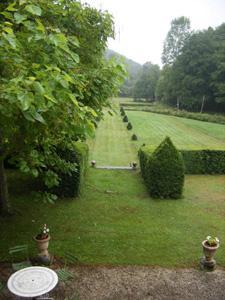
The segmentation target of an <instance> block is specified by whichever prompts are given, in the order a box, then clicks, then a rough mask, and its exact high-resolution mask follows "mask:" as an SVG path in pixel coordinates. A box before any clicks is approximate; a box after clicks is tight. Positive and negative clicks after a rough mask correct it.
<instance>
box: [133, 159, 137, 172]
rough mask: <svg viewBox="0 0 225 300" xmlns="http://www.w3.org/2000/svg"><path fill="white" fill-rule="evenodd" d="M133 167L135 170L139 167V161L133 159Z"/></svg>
mask: <svg viewBox="0 0 225 300" xmlns="http://www.w3.org/2000/svg"><path fill="white" fill-rule="evenodd" d="M132 168H133V169H134V170H135V169H136V168H137V162H136V161H133V162H132Z"/></svg>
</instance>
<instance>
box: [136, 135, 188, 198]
mask: <svg viewBox="0 0 225 300" xmlns="http://www.w3.org/2000/svg"><path fill="white" fill-rule="evenodd" d="M146 154H147V155H146ZM139 157H140V166H141V171H142V174H143V177H144V179H145V183H146V186H147V189H148V191H149V194H150V195H151V196H152V197H153V198H172V199H178V198H180V197H181V196H182V191H183V186H184V162H183V158H182V155H181V153H179V151H178V150H177V149H176V147H175V146H174V145H173V143H172V142H171V140H170V138H169V137H166V138H165V140H164V141H163V142H162V143H161V144H160V145H159V146H158V147H157V148H156V149H155V151H154V152H152V153H151V154H150V155H149V153H148V152H147V153H146V152H145V151H142V150H141V151H140V152H139Z"/></svg>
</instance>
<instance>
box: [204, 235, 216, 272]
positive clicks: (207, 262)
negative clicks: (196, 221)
mask: <svg viewBox="0 0 225 300" xmlns="http://www.w3.org/2000/svg"><path fill="white" fill-rule="evenodd" d="M219 246H220V241H219V239H218V238H217V237H212V236H210V235H209V236H207V237H206V239H205V240H204V241H203V242H202V247H203V253H204V257H203V259H202V260H201V265H202V266H203V267H204V268H207V269H211V270H214V268H215V266H216V261H215V259H214V255H215V253H216V250H217V249H218V248H219Z"/></svg>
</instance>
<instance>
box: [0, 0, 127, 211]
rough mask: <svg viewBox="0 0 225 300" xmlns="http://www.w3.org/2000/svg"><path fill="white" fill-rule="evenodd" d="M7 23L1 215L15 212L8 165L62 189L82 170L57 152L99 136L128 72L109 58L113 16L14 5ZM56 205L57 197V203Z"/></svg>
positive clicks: (69, 4)
mask: <svg viewBox="0 0 225 300" xmlns="http://www.w3.org/2000/svg"><path fill="white" fill-rule="evenodd" d="M8 3H10V4H9V5H5V6H3V8H2V7H1V8H2V10H1V17H0V36H1V43H0V212H2V213H5V212H8V211H9V209H10V205H9V199H8V191H7V178H6V173H5V169H4V159H5V158H6V157H7V156H10V157H12V158H13V160H14V162H15V163H16V164H17V166H18V167H19V169H20V170H21V171H23V172H25V173H29V174H32V175H33V176H34V177H38V176H41V177H42V178H43V179H44V182H45V184H46V185H47V186H48V187H52V186H54V185H57V184H58V180H59V178H58V176H57V174H56V173H55V172H53V171H52V167H53V166H54V169H55V170H57V168H58V169H60V170H63V171H64V172H68V173H69V172H70V171H72V170H74V169H75V168H76V166H75V165H74V164H70V163H68V162H67V161H65V160H63V159H60V157H59V156H58V155H57V148H58V147H60V148H72V147H73V142H74V141H75V140H77V139H84V138H85V136H86V135H87V134H91V133H92V132H93V130H94V122H95V120H96V118H99V117H101V115H102V114H101V111H102V108H103V106H106V105H108V100H107V99H108V97H109V96H111V95H112V94H114V93H115V92H116V91H117V90H118V88H119V85H120V83H121V81H122V80H123V77H124V74H125V71H124V69H123V67H122V66H121V65H120V64H118V63H117V62H115V61H113V60H110V61H106V60H104V59H103V54H104V51H105V48H106V43H107V38H108V37H109V36H111V37H112V36H113V29H112V28H113V22H112V17H111V15H109V14H108V13H103V12H101V11H98V10H96V9H93V8H91V7H89V6H87V5H82V4H80V2H78V1H69V0H58V1H54V0H41V1H39V2H38V3H37V1H35V0H27V1H24V0H20V1H17V0H12V1H8ZM50 200H51V198H50Z"/></svg>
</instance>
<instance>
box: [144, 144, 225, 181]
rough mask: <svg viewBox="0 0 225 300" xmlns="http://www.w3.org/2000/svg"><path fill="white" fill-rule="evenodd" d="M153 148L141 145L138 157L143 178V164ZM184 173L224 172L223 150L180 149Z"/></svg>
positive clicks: (224, 158)
mask: <svg viewBox="0 0 225 300" xmlns="http://www.w3.org/2000/svg"><path fill="white" fill-rule="evenodd" d="M153 151H154V149H153V148H152V147H150V146H144V147H141V149H140V150H139V159H140V167H141V172H142V176H143V177H144V178H145V176H146V175H145V166H146V162H147V161H148V159H149V157H150V156H151V155H152V153H153ZM180 152H181V154H182V156H183V160H184V167H185V174H225V151H223V150H208V149H206V150H180Z"/></svg>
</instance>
